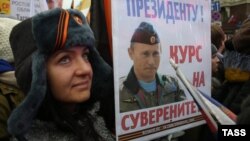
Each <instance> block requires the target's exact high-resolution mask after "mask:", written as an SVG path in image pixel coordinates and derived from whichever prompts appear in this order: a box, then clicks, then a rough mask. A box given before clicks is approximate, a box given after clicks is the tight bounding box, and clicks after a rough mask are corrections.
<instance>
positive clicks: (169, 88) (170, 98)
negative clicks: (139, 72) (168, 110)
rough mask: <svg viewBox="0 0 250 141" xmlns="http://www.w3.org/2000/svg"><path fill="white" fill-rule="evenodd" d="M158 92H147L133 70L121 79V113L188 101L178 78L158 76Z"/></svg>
mask: <svg viewBox="0 0 250 141" xmlns="http://www.w3.org/2000/svg"><path fill="white" fill-rule="evenodd" d="M156 83H157V90H156V91H155V92H152V93H148V92H146V91H145V90H144V89H143V88H142V87H141V86H140V85H139V82H138V80H137V79H136V76H135V73H134V71H133V68H132V69H131V70H130V72H129V74H128V76H127V77H121V78H120V87H119V89H120V112H127V111H132V110H138V109H143V108H149V107H154V106H159V105H163V104H168V103H173V102H177V101H181V100H184V99H186V97H185V94H184V91H183V90H182V89H181V88H180V87H179V85H178V80H177V78H175V77H173V76H169V75H168V76H167V75H160V74H156Z"/></svg>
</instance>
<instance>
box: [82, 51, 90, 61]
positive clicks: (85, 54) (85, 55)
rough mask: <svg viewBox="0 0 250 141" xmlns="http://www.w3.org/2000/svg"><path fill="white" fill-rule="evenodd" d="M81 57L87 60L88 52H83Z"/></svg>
mask: <svg viewBox="0 0 250 141" xmlns="http://www.w3.org/2000/svg"><path fill="white" fill-rule="evenodd" d="M82 58H83V59H84V60H86V61H88V60H89V53H84V54H83V55H82Z"/></svg>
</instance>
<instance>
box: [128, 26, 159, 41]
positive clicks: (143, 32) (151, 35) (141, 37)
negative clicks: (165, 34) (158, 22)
mask: <svg viewBox="0 0 250 141" xmlns="http://www.w3.org/2000/svg"><path fill="white" fill-rule="evenodd" d="M131 42H138V43H143V44H148V45H154V44H158V43H160V39H159V36H158V34H157V33H156V31H155V29H154V27H153V26H152V25H151V24H150V23H147V22H142V23H141V24H140V25H139V27H138V28H137V29H136V30H135V32H134V34H133V36H132V38H131Z"/></svg>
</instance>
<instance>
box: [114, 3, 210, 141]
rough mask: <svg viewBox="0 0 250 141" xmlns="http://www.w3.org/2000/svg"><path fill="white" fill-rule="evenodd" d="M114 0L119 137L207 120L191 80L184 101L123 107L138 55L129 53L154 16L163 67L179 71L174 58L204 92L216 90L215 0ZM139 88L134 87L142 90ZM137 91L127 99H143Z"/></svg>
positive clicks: (152, 134) (154, 134) (156, 133)
mask: <svg viewBox="0 0 250 141" xmlns="http://www.w3.org/2000/svg"><path fill="white" fill-rule="evenodd" d="M111 2H112V3H111V4H112V40H113V62H114V65H113V66H114V81H115V104H116V106H115V107H116V109H115V110H116V135H117V139H118V140H151V139H155V138H159V137H164V136H167V135H168V134H172V133H176V132H179V131H182V130H185V129H188V128H192V127H195V126H198V125H201V124H203V123H204V120H203V118H202V116H201V113H200V112H199V110H198V107H197V105H196V104H195V102H194V101H193V99H192V97H191V96H190V94H189V92H188V90H187V89H186V88H185V86H184V85H183V84H182V83H181V81H178V82H179V84H180V87H181V88H182V89H183V90H184V92H185V96H186V97H187V99H186V100H184V101H179V102H172V103H169V104H164V105H159V106H154V107H150V108H143V109H137V110H131V111H127V112H121V109H120V108H121V107H120V104H121V101H120V97H121V94H122V93H120V89H121V85H123V84H120V83H121V82H122V81H121V78H126V76H127V75H128V73H129V72H130V70H131V68H132V66H133V61H132V60H131V59H130V57H129V54H128V48H129V47H130V43H131V42H130V40H131V38H132V36H133V34H134V32H135V29H136V28H138V26H139V25H140V23H142V22H148V23H150V24H152V25H153V27H154V29H155V30H156V32H157V33H158V36H159V38H160V44H161V54H160V65H159V68H158V71H157V73H159V74H163V75H170V76H173V77H176V73H175V70H174V69H173V68H172V67H171V65H170V63H169V59H170V58H172V59H173V60H174V62H175V63H176V64H178V66H179V67H180V68H181V69H182V70H183V73H184V74H185V76H186V77H187V79H188V80H189V81H190V82H191V83H192V84H193V85H194V86H195V87H197V88H199V89H200V90H202V91H203V92H205V93H207V94H210V93H211V40H210V37H211V36H210V24H211V1H209V0H186V1H182V0H168V1H166V0H151V1H148V0H115V1H111ZM137 94H138V93H134V95H137ZM136 97H137V96H135V97H131V98H129V99H128V101H127V102H135V103H136V102H138V100H137V98H136Z"/></svg>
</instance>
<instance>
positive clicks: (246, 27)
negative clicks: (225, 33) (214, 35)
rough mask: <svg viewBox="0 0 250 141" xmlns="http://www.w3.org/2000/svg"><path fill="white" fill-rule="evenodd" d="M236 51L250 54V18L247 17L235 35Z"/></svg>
mask: <svg viewBox="0 0 250 141" xmlns="http://www.w3.org/2000/svg"><path fill="white" fill-rule="evenodd" d="M233 45H234V48H235V50H236V51H238V52H239V53H243V54H248V55H250V19H246V20H245V21H244V22H243V23H242V25H241V27H240V28H239V30H238V31H237V32H236V33H235V35H234V37H233Z"/></svg>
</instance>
